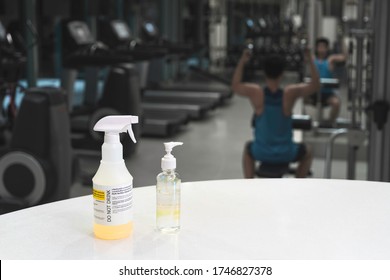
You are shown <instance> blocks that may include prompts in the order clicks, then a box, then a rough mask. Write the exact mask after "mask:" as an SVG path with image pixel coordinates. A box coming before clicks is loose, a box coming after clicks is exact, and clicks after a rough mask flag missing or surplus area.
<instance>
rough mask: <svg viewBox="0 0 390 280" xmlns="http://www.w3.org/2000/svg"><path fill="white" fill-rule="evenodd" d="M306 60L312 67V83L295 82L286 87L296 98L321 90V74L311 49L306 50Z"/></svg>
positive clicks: (310, 67)
mask: <svg viewBox="0 0 390 280" xmlns="http://www.w3.org/2000/svg"><path fill="white" fill-rule="evenodd" d="M305 60H306V62H307V63H309V69H310V77H311V80H310V83H307V84H306V83H300V84H293V85H289V86H287V87H286V91H288V92H289V95H292V96H293V97H294V98H295V99H296V98H298V97H306V96H309V95H311V94H313V93H315V92H317V91H319V90H320V87H321V85H320V76H319V74H318V71H317V67H316V65H315V64H314V57H313V56H312V55H311V52H310V50H309V49H306V50H305Z"/></svg>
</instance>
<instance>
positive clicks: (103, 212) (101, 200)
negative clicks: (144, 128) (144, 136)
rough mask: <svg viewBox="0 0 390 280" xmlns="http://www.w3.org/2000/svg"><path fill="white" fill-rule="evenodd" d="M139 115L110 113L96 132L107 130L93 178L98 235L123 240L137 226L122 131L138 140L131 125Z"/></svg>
mask: <svg viewBox="0 0 390 280" xmlns="http://www.w3.org/2000/svg"><path fill="white" fill-rule="evenodd" d="M133 123H138V117H137V116H107V117H104V118H102V119H101V120H99V121H98V122H97V123H96V124H95V127H94V128H93V129H94V130H95V131H104V132H105V135H104V144H103V146H102V160H101V161H100V166H99V169H98V170H97V172H96V174H95V176H94V177H93V179H92V182H93V204H94V218H95V223H94V226H93V229H94V233H95V236H96V237H98V238H101V239H120V238H125V237H127V236H129V235H130V234H131V232H132V229H133V224H132V215H133V213H132V205H133V177H132V176H131V175H130V173H129V171H128V170H127V168H126V165H125V162H124V160H123V147H122V144H121V142H120V139H119V133H121V132H126V131H128V132H129V135H130V138H131V139H132V140H133V142H134V143H136V140H135V137H134V133H133V130H132V129H131V124H133Z"/></svg>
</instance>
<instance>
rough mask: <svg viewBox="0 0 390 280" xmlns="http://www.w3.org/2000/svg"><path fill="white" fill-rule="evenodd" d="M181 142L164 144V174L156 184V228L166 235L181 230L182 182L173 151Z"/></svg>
mask: <svg viewBox="0 0 390 280" xmlns="http://www.w3.org/2000/svg"><path fill="white" fill-rule="evenodd" d="M178 145H183V143H181V142H168V143H164V146H165V151H166V155H165V156H164V157H163V158H162V159H161V169H162V171H163V172H161V173H160V174H158V175H157V184H156V201H157V205H156V226H157V229H158V230H159V231H161V232H165V233H173V232H177V231H179V229H180V185H181V180H180V177H179V174H178V173H177V172H176V171H175V170H176V158H175V157H174V156H173V155H172V153H171V152H172V149H173V148H174V147H176V146H178Z"/></svg>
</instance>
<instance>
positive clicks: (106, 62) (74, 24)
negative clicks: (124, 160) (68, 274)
mask: <svg viewBox="0 0 390 280" xmlns="http://www.w3.org/2000/svg"><path fill="white" fill-rule="evenodd" d="M63 27H64V28H63V37H64V40H63V45H64V46H63V49H64V56H63V66H64V71H63V72H64V75H63V79H62V84H63V87H64V88H66V89H67V90H68V94H69V106H71V104H72V95H73V94H72V93H73V84H74V81H75V79H76V77H77V73H78V72H77V71H78V70H79V69H86V71H85V78H86V91H85V98H84V106H83V107H84V109H81V110H77V111H79V112H82V113H81V114H80V113H79V112H75V111H74V110H73V111H71V112H72V113H71V115H84V116H85V114H91V113H92V114H93V112H92V111H93V108H95V109H96V108H99V107H100V108H101V113H100V115H99V116H95V118H96V120H95V121H97V120H98V119H97V118H98V117H99V118H100V117H103V114H113V113H115V111H116V113H117V114H118V113H119V114H134V115H140V117H141V118H140V119H141V122H140V129H141V133H142V134H143V135H151V136H159V137H161V136H163V137H166V136H171V135H172V134H174V133H176V132H177V131H179V130H180V127H181V126H182V125H184V124H187V122H188V116H187V115H183V114H173V113H172V112H171V113H167V114H163V113H161V112H157V113H156V112H149V111H148V110H145V112H144V111H143V110H142V108H141V105H140V94H139V87H138V86H137V85H136V83H137V81H138V73H137V72H136V71H135V69H134V67H133V66H131V64H132V63H134V62H137V61H140V60H144V59H147V58H149V57H150V53H145V52H142V51H138V52H133V53H131V54H129V53H127V54H126V55H125V54H118V53H115V52H112V51H111V50H110V49H108V47H107V46H106V45H104V44H103V43H101V42H99V41H96V40H95V39H94V38H93V36H92V34H91V32H90V30H89V28H88V26H87V25H86V24H85V23H84V22H80V21H70V22H65V23H64V24H63ZM126 63H127V64H126ZM103 67H110V69H111V71H110V73H109V76H108V79H107V81H106V84H105V89H104V93H103V97H102V98H101V100H100V101H99V102H98V101H97V99H98V98H97V85H96V84H97V83H96V81H97V80H98V75H97V72H98V71H97V69H101V68H103ZM91 69H92V70H91ZM91 73H92V74H91ZM110 78H111V79H110ZM129 83H130V84H131V83H132V86H131V85H129ZM130 88H131V89H132V90H130ZM129 91H130V92H129ZM85 108H92V109H85ZM103 108H113V110H111V111H110V110H107V109H106V110H102V109H103ZM92 118H93V115H92ZM72 124H73V128H74V130H76V131H80V130H82V129H83V130H88V129H89V130H90V129H91V127H89V126H91V117H89V118H88V117H87V118H85V117H84V118H80V117H79V116H78V117H76V118H73V122H72ZM137 127H138V126H137ZM137 127H135V130H136V129H137ZM90 133H91V132H90ZM135 133H136V131H135ZM87 145H88V144H87V143H84V145H82V146H83V147H82V148H85V146H87ZM89 145H90V144H89ZM100 145H101V143H99V149H100Z"/></svg>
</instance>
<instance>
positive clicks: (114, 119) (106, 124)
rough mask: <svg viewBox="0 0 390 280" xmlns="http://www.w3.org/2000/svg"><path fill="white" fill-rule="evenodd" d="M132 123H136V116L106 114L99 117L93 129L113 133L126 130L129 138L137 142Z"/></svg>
mask: <svg viewBox="0 0 390 280" xmlns="http://www.w3.org/2000/svg"><path fill="white" fill-rule="evenodd" d="M133 123H138V116H129V115H127V116H107V117H104V118H102V119H100V120H99V121H98V122H97V123H96V124H95V126H94V127H93V130H95V131H103V132H105V133H114V134H119V133H121V132H128V133H129V136H130V138H131V140H133V142H134V143H137V140H136V139H135V136H134V132H133V129H132V127H131V124H133Z"/></svg>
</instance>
